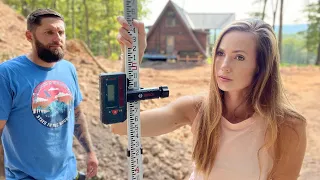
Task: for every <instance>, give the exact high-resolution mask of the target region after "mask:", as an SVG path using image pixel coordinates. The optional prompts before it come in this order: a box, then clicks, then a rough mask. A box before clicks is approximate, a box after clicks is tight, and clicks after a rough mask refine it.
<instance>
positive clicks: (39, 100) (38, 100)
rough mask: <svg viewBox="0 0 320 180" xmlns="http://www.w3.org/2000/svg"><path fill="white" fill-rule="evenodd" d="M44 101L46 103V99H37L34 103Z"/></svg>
mask: <svg viewBox="0 0 320 180" xmlns="http://www.w3.org/2000/svg"><path fill="white" fill-rule="evenodd" d="M46 101H48V99H44V98H40V97H38V98H37V99H36V100H35V101H34V102H35V103H38V102H46Z"/></svg>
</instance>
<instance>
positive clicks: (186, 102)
mask: <svg viewBox="0 0 320 180" xmlns="http://www.w3.org/2000/svg"><path fill="white" fill-rule="evenodd" d="M200 102H201V98H200V97H195V96H184V97H180V98H178V99H177V100H175V101H173V102H171V103H169V104H168V105H166V106H164V107H161V108H156V109H152V110H147V111H143V112H141V113H140V120H141V135H142V136H144V137H150V136H158V135H161V134H166V133H168V132H171V131H174V130H175V129H178V128H179V127H181V126H184V125H187V124H189V125H190V124H191V123H192V121H193V119H194V118H195V116H196V114H197V110H196V107H197V105H198V104H199V103H200ZM111 128H112V132H113V133H116V134H120V135H126V134H127V121H125V122H123V123H118V124H112V125H111Z"/></svg>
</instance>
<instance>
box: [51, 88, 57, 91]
mask: <svg viewBox="0 0 320 180" xmlns="http://www.w3.org/2000/svg"><path fill="white" fill-rule="evenodd" d="M58 90H59V88H50V89H49V91H58Z"/></svg>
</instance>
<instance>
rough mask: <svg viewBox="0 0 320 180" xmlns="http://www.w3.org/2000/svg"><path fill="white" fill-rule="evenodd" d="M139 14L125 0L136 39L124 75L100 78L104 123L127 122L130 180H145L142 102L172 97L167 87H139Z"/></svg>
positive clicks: (130, 0)
mask: <svg viewBox="0 0 320 180" xmlns="http://www.w3.org/2000/svg"><path fill="white" fill-rule="evenodd" d="M137 11H138V10H137V2H136V0H124V17H125V19H126V20H127V22H128V23H129V25H130V30H129V31H128V33H129V35H130V36H131V37H132V39H133V46H132V48H128V47H126V48H125V73H120V72H119V73H103V74H101V75H100V78H99V80H100V102H101V103H100V110H101V114H100V117H101V121H102V123H104V124H113V123H120V122H124V121H125V120H126V119H128V121H127V128H128V129H127V131H128V150H127V156H128V164H129V171H128V178H129V179H130V180H141V179H142V178H143V168H142V146H141V138H140V137H141V129H140V101H141V100H145V99H154V98H165V97H169V89H168V87H166V86H160V87H157V88H146V89H143V88H140V86H139V50H138V29H137V28H135V27H134V26H133V19H137Z"/></svg>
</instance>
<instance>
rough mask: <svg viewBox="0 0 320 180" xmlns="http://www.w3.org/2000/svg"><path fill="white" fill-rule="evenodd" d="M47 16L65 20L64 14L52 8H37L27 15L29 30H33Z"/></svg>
mask: <svg viewBox="0 0 320 180" xmlns="http://www.w3.org/2000/svg"><path fill="white" fill-rule="evenodd" d="M46 17H55V18H59V19H61V20H62V21H64V18H63V16H62V15H61V14H59V13H58V12H56V11H54V10H52V9H47V8H46V9H37V10H35V11H33V12H32V13H30V14H29V15H28V17H27V30H29V31H32V30H33V29H34V28H36V27H37V26H39V25H41V20H42V19H43V18H46Z"/></svg>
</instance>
